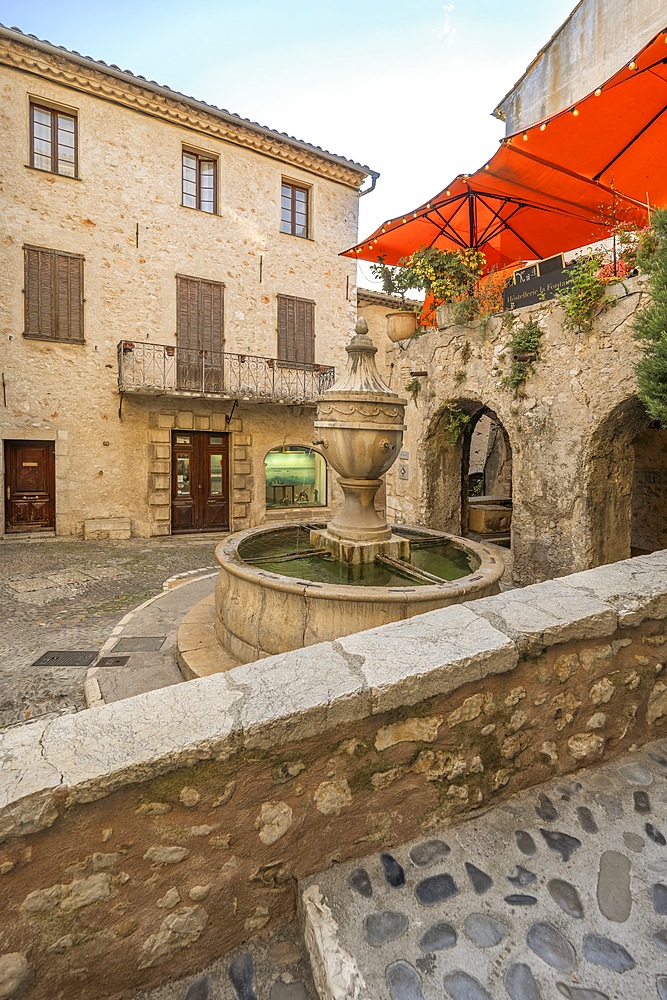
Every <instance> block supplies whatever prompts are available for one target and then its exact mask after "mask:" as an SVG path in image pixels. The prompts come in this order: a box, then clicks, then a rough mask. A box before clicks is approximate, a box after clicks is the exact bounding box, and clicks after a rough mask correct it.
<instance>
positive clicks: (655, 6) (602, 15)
mask: <svg viewBox="0 0 667 1000" xmlns="http://www.w3.org/2000/svg"><path fill="white" fill-rule="evenodd" d="M664 27H665V9H664V6H663V4H662V3H661V2H660V0H632V2H630V3H628V2H627V0H581V2H580V3H578V4H577V6H576V7H575V8H574V10H573V11H572V13H571V14H570V16H569V17H568V18H567V20H566V21H565V22H564V24H562V25H561V27H560V28H559V29H558V31H557V32H556V33H555V34H554V36H553V37H552V38H551V39H550V40H549V41H548V42H547V43H546V44H545V45H544V47H543V48H542V49H540V51H539V52H538V53H537V55H536V56H535V58H534V59H533V61H532V63H531V64H530V66H529V67H528V69H527V70H526V72H525V73H524V75H523V76H522V77H521V79H520V80H518V81H517V83H515V84H514V86H513V87H512V89H511V90H510V92H509V93H508V94H507V95H506V96H505V97H504V98H503V99H502V101H501V102H500V103H499V105H498V107H497V108H496V111H495V112H494V114H496V116H497V117H502V118H503V119H504V120H505V123H506V132H507V134H508V135H509V134H510V133H512V132H517V131H519V129H522V128H526V127H527V126H528V125H530V124H531V123H532V122H534V121H538V120H539V119H541V118H546V117H547V116H548V115H552V114H554V113H555V112H556V111H560V110H561V108H566V107H568V106H569V105H570V104H574V103H575V101H578V100H580V99H581V98H582V97H585V96H586V95H587V94H590V93H592V92H593V91H594V90H595V89H596V87H599V86H600V85H601V84H603V83H604V82H605V80H608V79H609V77H610V76H612V75H613V74H614V73H616V72H617V71H618V70H619V69H621V67H622V66H623V64H624V63H627V62H628V61H629V60H630V59H631V58H632V57H633V56H634V55H636V54H637V53H638V52H639V50H640V49H641V48H642V47H643V46H644V45H646V44H647V42H650V40H651V39H652V38H653V36H654V35H656V34H657V33H658V32H659V31H661V30H662V29H663V28H664Z"/></svg>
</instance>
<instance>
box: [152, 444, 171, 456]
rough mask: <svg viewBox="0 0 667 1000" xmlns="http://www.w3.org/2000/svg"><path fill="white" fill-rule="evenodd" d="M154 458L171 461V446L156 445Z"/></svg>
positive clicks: (154, 446)
mask: <svg viewBox="0 0 667 1000" xmlns="http://www.w3.org/2000/svg"><path fill="white" fill-rule="evenodd" d="M153 458H162V459H167V460H170V459H171V446H170V445H168V444H154V445H153Z"/></svg>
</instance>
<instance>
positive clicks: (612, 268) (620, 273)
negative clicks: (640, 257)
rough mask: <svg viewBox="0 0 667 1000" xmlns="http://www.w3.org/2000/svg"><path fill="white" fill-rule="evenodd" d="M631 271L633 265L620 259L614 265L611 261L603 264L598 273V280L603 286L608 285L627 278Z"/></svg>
mask: <svg viewBox="0 0 667 1000" xmlns="http://www.w3.org/2000/svg"><path fill="white" fill-rule="evenodd" d="M633 270H634V267H633V265H632V264H628V262H627V261H625V260H623V259H622V258H621V259H620V260H617V261H616V265H614V263H613V261H609V262H608V263H607V264H604V265H603V266H602V267H601V268H600V270H599V271H598V278H599V280H600V281H601V282H602V284H603V285H610V284H611V283H612V282H614V281H623V279H624V278H629V277H630V275H631V274H632V271H633Z"/></svg>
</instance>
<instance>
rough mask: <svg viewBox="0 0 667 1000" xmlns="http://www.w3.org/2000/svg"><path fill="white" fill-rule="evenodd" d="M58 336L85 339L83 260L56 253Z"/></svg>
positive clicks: (69, 338) (67, 338) (65, 338)
mask: <svg viewBox="0 0 667 1000" xmlns="http://www.w3.org/2000/svg"><path fill="white" fill-rule="evenodd" d="M54 269H55V287H56V296H55V298H56V337H57V338H58V340H77V341H81V340H83V260H82V258H81V257H71V256H69V255H68V254H60V253H57V254H55V257H54Z"/></svg>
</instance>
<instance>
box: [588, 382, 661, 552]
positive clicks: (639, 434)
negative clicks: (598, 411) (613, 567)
mask: <svg viewBox="0 0 667 1000" xmlns="http://www.w3.org/2000/svg"><path fill="white" fill-rule="evenodd" d="M587 464H588V468H587V470H586V472H587V496H586V500H587V506H588V516H589V523H590V536H589V551H588V552H587V560H586V561H587V563H588V565H590V566H601V565H605V564H606V563H610V562H616V561H617V560H619V559H627V558H629V557H630V556H631V555H642V554H644V553H647V552H654V551H656V550H657V549H662V548H666V547H667V429H666V428H663V427H661V426H660V425H659V424H656V423H652V422H651V421H650V419H649V416H648V414H647V412H646V410H645V408H644V406H643V404H642V403H641V402H640V400H639V399H637V398H636V397H632V398H630V399H627V400H624V401H623V402H622V403H619V404H618V405H617V406H616V407H614V409H613V410H612V411H611V413H610V414H608V416H607V417H606V418H605V419H604V420H603V421H602V423H601V424H599V425H598V427H597V428H596V430H595V433H594V434H593V437H592V439H591V445H590V449H589V457H588V463H587Z"/></svg>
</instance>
